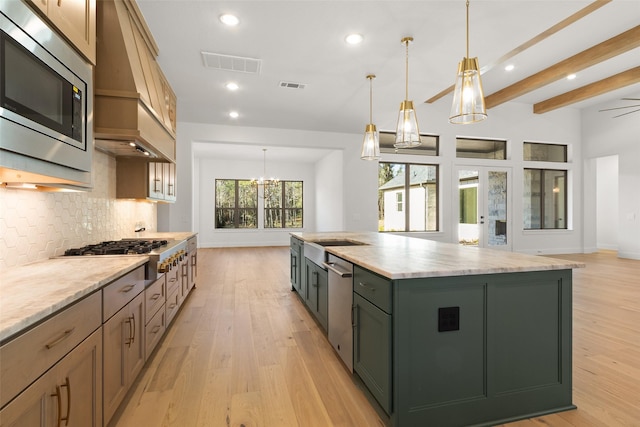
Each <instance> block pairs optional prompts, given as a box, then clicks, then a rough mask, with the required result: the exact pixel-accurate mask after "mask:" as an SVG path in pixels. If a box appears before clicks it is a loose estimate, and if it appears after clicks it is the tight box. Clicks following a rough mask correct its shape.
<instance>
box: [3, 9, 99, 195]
mask: <svg viewBox="0 0 640 427" xmlns="http://www.w3.org/2000/svg"><path fill="white" fill-rule="evenodd" d="M92 111H93V70H92V66H91V65H90V64H89V63H87V62H86V61H85V60H84V59H83V58H82V57H81V56H80V55H79V54H78V53H77V52H76V51H75V50H74V49H73V48H72V47H71V46H70V45H69V44H67V42H66V41H65V40H64V39H62V37H61V36H60V35H58V34H57V33H56V32H55V31H53V30H52V29H51V28H50V27H49V26H48V25H47V24H46V23H45V22H44V21H43V20H42V19H41V18H40V17H39V16H38V15H37V14H36V13H34V12H33V11H32V10H31V9H29V7H28V6H27V5H26V4H24V3H23V2H22V1H16V0H0V149H1V150H2V152H1V153H0V155H2V156H3V161H2V163H3V164H2V165H1V166H3V167H12V165H6V164H4V163H7V162H5V160H6V159H10V158H14V157H15V156H27V157H28V158H29V159H33V160H35V161H36V162H44V163H42V164H40V165H39V166H37V165H36V167H35V168H36V170H35V172H36V173H42V174H45V175H47V174H57V175H61V176H63V178H65V177H68V178H69V179H68V181H70V182H77V183H79V184H86V182H82V181H87V173H88V175H89V177H88V180H89V182H90V173H91V162H92V154H93V129H92V127H93V122H92V119H91V115H92ZM17 163H18V164H19V165H20V166H17V167H23V166H22V165H24V164H25V163H24V158H22V161H19V162H17ZM51 165H57V166H61V167H62V168H63V169H61V168H55V167H51ZM29 167H30V166H27V168H29ZM64 168H69V169H71V170H65V169H64ZM27 172H31V171H27Z"/></svg>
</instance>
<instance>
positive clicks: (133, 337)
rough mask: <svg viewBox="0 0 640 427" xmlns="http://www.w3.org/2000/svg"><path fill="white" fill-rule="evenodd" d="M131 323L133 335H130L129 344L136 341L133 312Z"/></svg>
mask: <svg viewBox="0 0 640 427" xmlns="http://www.w3.org/2000/svg"><path fill="white" fill-rule="evenodd" d="M131 324H132V325H133V335H132V336H131V344H133V343H134V342H135V341H136V315H135V313H133V314H132V315H131Z"/></svg>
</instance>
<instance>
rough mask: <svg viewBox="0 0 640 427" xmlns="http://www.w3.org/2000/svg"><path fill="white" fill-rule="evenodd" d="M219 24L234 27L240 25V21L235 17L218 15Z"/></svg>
mask: <svg viewBox="0 0 640 427" xmlns="http://www.w3.org/2000/svg"><path fill="white" fill-rule="evenodd" d="M220 22H222V23H223V24H224V25H228V26H230V27H235V26H236V25H238V24H239V23H240V20H239V19H238V17H237V16H235V15H230V14H228V13H226V14H224V15H220Z"/></svg>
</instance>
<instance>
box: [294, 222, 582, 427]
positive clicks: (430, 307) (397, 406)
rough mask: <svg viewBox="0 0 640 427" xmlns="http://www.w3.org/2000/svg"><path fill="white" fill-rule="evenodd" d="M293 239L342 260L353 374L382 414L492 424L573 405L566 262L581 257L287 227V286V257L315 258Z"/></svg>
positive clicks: (394, 419)
mask: <svg viewBox="0 0 640 427" xmlns="http://www.w3.org/2000/svg"><path fill="white" fill-rule="evenodd" d="M305 242H306V243H307V244H309V243H311V245H314V244H315V245H318V244H320V246H321V247H324V250H325V251H326V252H327V253H331V254H333V255H335V256H338V257H340V258H342V259H344V260H347V261H349V262H351V263H352V264H354V270H353V283H352V285H353V323H354V338H353V341H354V342H353V344H354V355H353V365H354V373H355V374H356V375H357V377H358V378H359V379H361V380H362V381H363V383H364V384H365V386H366V387H367V389H368V391H369V392H370V394H371V396H372V397H373V398H375V401H376V402H377V404H379V406H380V408H381V409H382V410H383V411H384V412H385V413H386V414H387V415H388V417H389V422H390V424H392V425H394V426H396V427H403V426H418V425H420V426H422V425H437V426H467V425H495V424H498V423H504V422H509V421H514V420H517V419H523V418H529V417H533V416H537V415H541V414H547V413H552V412H558V411H563V410H568V409H573V408H575V406H574V405H573V403H572V373H571V369H572V359H571V351H572V347H571V346H572V333H571V327H572V269H573V268H580V267H584V264H581V263H576V262H570V261H563V260H558V259H553V258H547V257H539V256H530V255H523V254H518V253H512V252H502V251H496V250H489V249H480V248H471V247H464V246H459V245H455V244H447V243H440V242H434V241H429V240H425V239H416V238H410V237H403V236H396V235H391V234H382V233H347V232H341V233H292V284H293V282H294V279H295V280H298V281H304V276H305V275H304V274H302V275H301V276H300V278H297V277H296V276H295V272H294V270H293V263H294V261H293V258H294V257H297V259H296V261H295V262H297V263H298V265H300V263H305V264H308V263H311V264H312V265H311V267H312V269H315V268H317V267H318V266H317V265H314V264H313V262H312V261H310V260H308V259H307V258H306V257H303V256H302V255H303V252H302V253H300V252H296V251H294V248H304V245H301V243H305ZM339 242H345V243H344V244H345V245H344V246H342V245H340V243H339ZM351 243H355V244H351ZM333 244H337V245H336V246H332V245H333ZM307 247H309V246H307ZM303 250H304V249H303ZM305 268H306V267H305ZM304 286H305V284H304V283H303V284H302V285H301V287H300V288H297V287H296V286H294V289H296V290H299V289H301V288H304ZM330 321H331V320H329V322H330Z"/></svg>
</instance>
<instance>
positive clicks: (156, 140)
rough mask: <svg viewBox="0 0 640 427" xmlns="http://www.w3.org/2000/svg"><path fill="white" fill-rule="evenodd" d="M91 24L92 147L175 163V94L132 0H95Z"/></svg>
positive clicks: (119, 153)
mask: <svg viewBox="0 0 640 427" xmlns="http://www.w3.org/2000/svg"><path fill="white" fill-rule="evenodd" d="M63 1H64V0H63ZM97 28H98V30H97V32H98V41H97V65H96V69H95V103H94V112H95V120H94V125H95V132H94V134H95V138H96V147H97V148H98V149H101V150H102V151H106V152H109V153H111V154H114V155H116V156H136V155H138V156H147V159H151V160H153V159H158V160H160V161H169V162H175V151H176V150H175V141H176V95H175V93H174V92H173V90H172V89H171V86H170V85H169V83H168V81H167V78H166V77H165V76H164V74H163V73H162V70H161V69H160V66H159V65H158V62H157V61H156V57H157V56H158V47H157V45H156V43H155V41H154V39H153V36H152V35H151V31H150V30H149V28H148V27H147V25H146V23H145V21H144V18H143V16H142V13H141V12H140V9H139V8H138V6H137V5H136V3H135V2H134V1H132V0H100V1H99V2H98V8H97ZM145 151H146V152H148V153H149V155H146V154H143V153H144V152H145Z"/></svg>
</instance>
